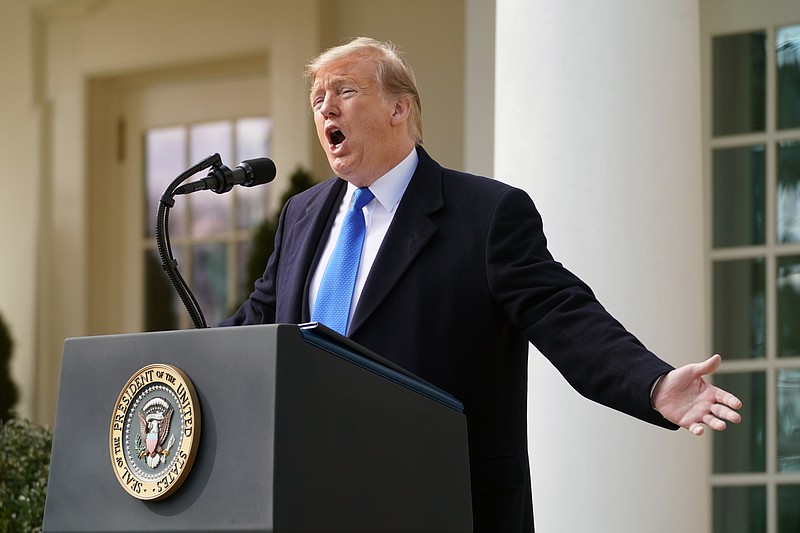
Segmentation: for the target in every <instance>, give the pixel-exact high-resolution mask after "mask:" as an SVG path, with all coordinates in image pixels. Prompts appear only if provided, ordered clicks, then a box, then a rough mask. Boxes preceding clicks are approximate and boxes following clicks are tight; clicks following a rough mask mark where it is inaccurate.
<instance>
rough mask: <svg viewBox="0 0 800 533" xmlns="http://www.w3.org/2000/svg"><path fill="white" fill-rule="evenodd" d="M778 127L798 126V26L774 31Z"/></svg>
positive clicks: (799, 52) (799, 43)
mask: <svg viewBox="0 0 800 533" xmlns="http://www.w3.org/2000/svg"><path fill="white" fill-rule="evenodd" d="M775 49H776V64H777V68H778V84H777V85H778V128H781V129H783V128H800V26H787V27H785V28H778V30H777V32H776V33H775Z"/></svg>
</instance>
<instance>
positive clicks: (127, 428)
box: [108, 364, 200, 500]
mask: <svg viewBox="0 0 800 533" xmlns="http://www.w3.org/2000/svg"><path fill="white" fill-rule="evenodd" d="M108 442H109V450H110V452H111V464H112V465H113V467H114V473H115V474H116V476H117V480H118V481H119V483H120V485H122V488H124V489H125V490H126V491H127V492H128V494H130V495H131V496H133V497H134V498H138V499H140V500H160V499H163V498H166V497H168V496H170V495H172V494H173V493H174V492H175V491H176V490H178V488H179V487H180V486H181V484H182V483H183V482H184V480H185V479H186V476H187V475H188V474H189V471H190V470H191V468H192V463H193V462H194V457H195V454H196V452H197V444H198V443H199V442H200V404H199V403H198V401H197V394H196V393H195V390H194V386H192V382H191V381H190V380H189V378H188V377H187V376H186V374H184V373H183V372H182V371H181V370H180V369H178V368H176V367H174V366H171V365H163V364H153V365H148V366H146V367H144V368H142V369H141V370H139V371H138V372H136V373H135V374H134V375H133V376H131V379H129V380H128V383H126V384H125V387H124V388H123V389H122V392H120V394H119V398H117V403H116V405H115V407H114V413H113V414H112V415H111V430H110V432H109V441H108Z"/></svg>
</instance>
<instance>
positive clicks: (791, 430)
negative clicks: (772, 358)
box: [777, 370, 800, 512]
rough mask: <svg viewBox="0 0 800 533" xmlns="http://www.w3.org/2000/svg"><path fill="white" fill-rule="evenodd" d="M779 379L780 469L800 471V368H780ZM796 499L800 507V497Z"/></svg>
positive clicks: (783, 470)
mask: <svg viewBox="0 0 800 533" xmlns="http://www.w3.org/2000/svg"><path fill="white" fill-rule="evenodd" d="M777 381H778V388H777V391H778V470H779V471H781V472H797V471H800V370H778V376H777ZM799 488H800V487H799ZM796 501H797V506H798V508H800V498H798V499H797V500H796ZM798 512H800V511H798Z"/></svg>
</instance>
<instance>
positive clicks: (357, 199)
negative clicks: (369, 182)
mask: <svg viewBox="0 0 800 533" xmlns="http://www.w3.org/2000/svg"><path fill="white" fill-rule="evenodd" d="M373 198H375V195H374V194H372V191H371V190H369V187H361V188H358V189H356V191H355V192H354V193H353V200H354V201H353V209H356V210H358V209H362V208H363V207H364V206H365V205H367V204H368V203H370V202H371V201H372V199H373Z"/></svg>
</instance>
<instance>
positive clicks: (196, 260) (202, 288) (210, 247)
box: [191, 243, 228, 326]
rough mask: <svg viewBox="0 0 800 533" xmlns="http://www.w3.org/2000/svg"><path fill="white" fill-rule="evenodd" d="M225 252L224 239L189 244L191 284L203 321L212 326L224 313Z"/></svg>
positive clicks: (226, 273) (226, 260) (226, 256)
mask: <svg viewBox="0 0 800 533" xmlns="http://www.w3.org/2000/svg"><path fill="white" fill-rule="evenodd" d="M227 280H228V254H227V246H226V244H225V243H213V244H203V245H197V246H193V247H192V283H191V288H192V292H193V293H194V296H195V298H197V303H198V304H199V305H200V309H201V310H202V311H203V315H204V316H205V317H206V322H207V323H208V325H209V326H214V325H216V324H218V323H219V321H220V320H222V319H223V318H225V317H226V316H228V309H227V302H228V290H227V287H228V285H227V283H228V281H227Z"/></svg>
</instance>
